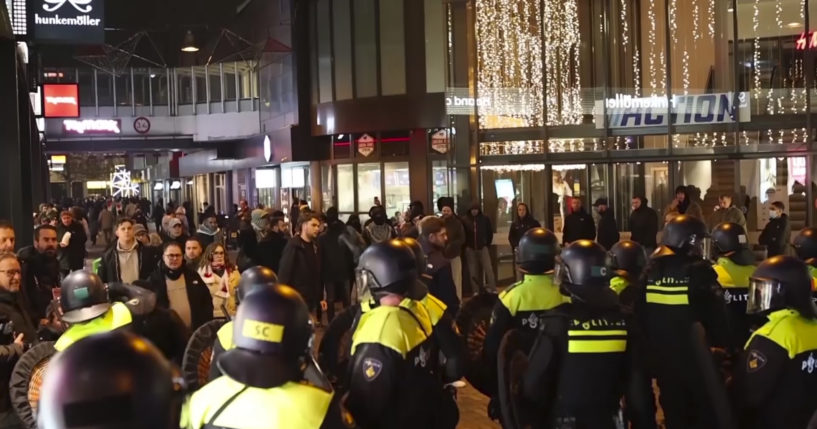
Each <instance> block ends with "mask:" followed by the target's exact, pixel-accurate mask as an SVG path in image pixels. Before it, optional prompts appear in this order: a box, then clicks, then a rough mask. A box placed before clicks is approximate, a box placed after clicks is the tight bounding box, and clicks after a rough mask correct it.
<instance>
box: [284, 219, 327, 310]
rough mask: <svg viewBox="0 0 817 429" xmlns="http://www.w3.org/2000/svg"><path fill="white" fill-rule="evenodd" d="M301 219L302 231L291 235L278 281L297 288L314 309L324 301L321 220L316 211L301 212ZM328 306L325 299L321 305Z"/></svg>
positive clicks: (311, 308) (310, 307)
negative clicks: (319, 240) (320, 241)
mask: <svg viewBox="0 0 817 429" xmlns="http://www.w3.org/2000/svg"><path fill="white" fill-rule="evenodd" d="M298 221H299V222H300V223H301V225H300V227H299V229H300V231H301V233H300V235H296V236H295V237H292V239H290V240H289V242H287V245H286V247H285V248H284V254H283V256H282V257H281V270H280V271H279V272H278V281H279V282H280V283H281V284H285V285H288V286H292V287H294V288H295V290H297V291H298V292H299V293H300V294H301V297H303V299H304V301H306V304H307V305H308V306H309V309H310V311H311V310H314V309H315V308H316V307H317V306H318V302H319V301H322V300H323V294H322V293H320V291H321V289H322V287H321V250H320V247H319V246H318V233H319V232H320V230H321V221H320V218H319V217H318V215H317V214H315V213H312V212H310V211H302V212H301V213H299V215H298ZM325 305H326V302H325V301H322V302H321V306H325Z"/></svg>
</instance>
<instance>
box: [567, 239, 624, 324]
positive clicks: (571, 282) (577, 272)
mask: <svg viewBox="0 0 817 429" xmlns="http://www.w3.org/2000/svg"><path fill="white" fill-rule="evenodd" d="M608 265H609V261H608V256H607V252H605V251H604V247H602V246H601V245H600V244H598V243H596V242H594V241H590V240H578V241H574V242H573V243H571V244H570V245H569V246H567V247H566V248H564V250H562V254H561V255H559V256H558V257H557V258H556V273H555V274H554V280H555V281H556V283H557V284H559V285H560V286H561V288H562V289H563V290H565V291H567V292H568V293H569V294H570V295H571V296H572V297H574V299H576V300H578V301H580V302H584V303H587V304H588V305H590V306H593V307H605V308H606V307H612V306H615V305H616V304H618V296H616V293H615V292H614V291H613V290H612V289H610V287H609V275H608V268H607V266H608Z"/></svg>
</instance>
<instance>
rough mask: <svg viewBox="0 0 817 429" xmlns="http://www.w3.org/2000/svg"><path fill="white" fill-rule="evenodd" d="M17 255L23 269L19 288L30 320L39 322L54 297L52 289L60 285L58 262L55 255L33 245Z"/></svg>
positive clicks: (21, 250)
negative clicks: (43, 251)
mask: <svg viewBox="0 0 817 429" xmlns="http://www.w3.org/2000/svg"><path fill="white" fill-rule="evenodd" d="M17 257H18V258H19V260H20V265H21V267H22V271H23V273H22V278H21V281H22V283H21V284H20V289H21V290H22V293H23V295H24V296H25V302H26V303H27V304H28V310H29V312H30V313H31V317H32V320H33V321H34V322H35V323H39V321H40V319H44V318H45V317H46V313H47V309H48V305H49V304H50V303H51V300H52V299H53V298H54V296H53V293H52V289H53V288H58V287H60V263H59V261H58V260H57V257H56V256H47V255H45V254H42V253H40V252H38V251H37V249H35V248H34V246H28V247H24V248H22V249H20V251H19V252H17Z"/></svg>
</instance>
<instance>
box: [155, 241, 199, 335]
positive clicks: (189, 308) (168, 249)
mask: <svg viewBox="0 0 817 429" xmlns="http://www.w3.org/2000/svg"><path fill="white" fill-rule="evenodd" d="M140 283H142V282H140ZM143 284H144V285H145V286H147V288H148V289H150V290H151V291H153V293H155V294H156V305H157V306H159V307H160V308H164V309H168V310H173V311H174V312H175V313H176V314H177V315H178V316H179V318H180V319H181V322H182V323H184V326H185V327H187V328H188V329H189V330H190V332H194V331H195V330H196V329H198V328H199V326H201V325H203V324H205V323H207V322H209V321H210V320H213V297H212V296H211V295H210V290H209V289H208V288H207V285H206V284H205V283H204V280H202V278H201V276H199V273H197V272H196V271H194V270H191V269H190V268H188V267H187V266H186V265H185V263H184V252H183V251H182V248H181V247H180V246H179V245H178V244H176V243H168V244H166V245H165V246H164V249H163V251H162V262H161V263H160V264H159V266H158V267H157V268H156V270H154V271H153V273H152V274H151V275H150V277H149V278H148V280H147V282H144V283H143ZM140 286H141V284H140Z"/></svg>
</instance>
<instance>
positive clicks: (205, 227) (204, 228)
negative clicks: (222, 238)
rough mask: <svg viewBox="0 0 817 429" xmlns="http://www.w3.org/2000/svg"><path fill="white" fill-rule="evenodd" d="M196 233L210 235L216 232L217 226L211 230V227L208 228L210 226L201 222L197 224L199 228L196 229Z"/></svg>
mask: <svg viewBox="0 0 817 429" xmlns="http://www.w3.org/2000/svg"><path fill="white" fill-rule="evenodd" d="M196 233H198V234H204V235H209V236H211V237H212V236H214V235H216V234H218V228H216V229H215V230H212V229H210V227H209V226H208V225H205V224H201V225H199V229H197V230H196Z"/></svg>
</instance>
